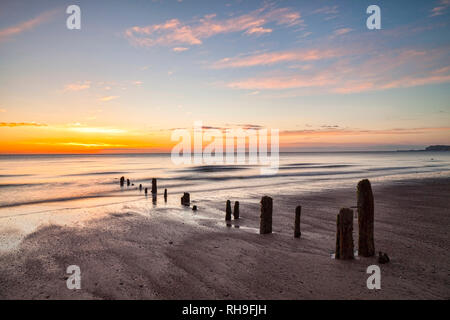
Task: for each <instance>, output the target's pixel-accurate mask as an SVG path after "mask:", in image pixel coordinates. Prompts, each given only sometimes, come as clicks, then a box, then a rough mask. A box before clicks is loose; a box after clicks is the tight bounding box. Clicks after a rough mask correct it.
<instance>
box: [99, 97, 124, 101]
mask: <svg viewBox="0 0 450 320" xmlns="http://www.w3.org/2000/svg"><path fill="white" fill-rule="evenodd" d="M117 98H120V96H106V97H101V98H100V99H98V100H99V101H103V102H107V101H111V100H115V99H117Z"/></svg>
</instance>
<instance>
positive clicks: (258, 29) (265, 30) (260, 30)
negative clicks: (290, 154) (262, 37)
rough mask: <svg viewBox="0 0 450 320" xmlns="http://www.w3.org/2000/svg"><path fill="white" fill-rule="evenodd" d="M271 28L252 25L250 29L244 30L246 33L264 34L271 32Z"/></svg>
mask: <svg viewBox="0 0 450 320" xmlns="http://www.w3.org/2000/svg"><path fill="white" fill-rule="evenodd" d="M271 32H272V29H269V28H263V27H254V28H251V29H248V30H247V31H245V33H246V34H264V33H271Z"/></svg>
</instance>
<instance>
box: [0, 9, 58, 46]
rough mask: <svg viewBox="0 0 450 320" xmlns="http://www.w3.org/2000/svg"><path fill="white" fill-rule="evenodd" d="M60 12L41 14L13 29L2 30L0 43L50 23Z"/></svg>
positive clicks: (0, 30)
mask: <svg viewBox="0 0 450 320" xmlns="http://www.w3.org/2000/svg"><path fill="white" fill-rule="evenodd" d="M58 12H60V10H51V11H46V12H44V13H41V14H40V15H38V16H36V17H35V18H33V19H30V20H27V21H24V22H21V23H19V24H16V25H14V26H11V27H7V28H4V29H0V41H2V40H5V39H8V38H10V37H12V36H15V35H17V34H20V33H22V32H25V31H28V30H31V29H34V28H35V27H37V26H38V25H40V24H42V23H45V22H48V21H49V20H51V19H52V18H53V17H54V16H55V14H56V13H58Z"/></svg>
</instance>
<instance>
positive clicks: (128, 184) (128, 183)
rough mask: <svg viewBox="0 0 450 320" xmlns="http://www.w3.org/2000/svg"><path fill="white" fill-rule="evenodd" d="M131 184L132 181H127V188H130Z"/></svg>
mask: <svg viewBox="0 0 450 320" xmlns="http://www.w3.org/2000/svg"><path fill="white" fill-rule="evenodd" d="M130 184H131V182H130V179H127V187H129V186H130Z"/></svg>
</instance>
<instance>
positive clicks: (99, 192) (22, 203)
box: [0, 152, 450, 216]
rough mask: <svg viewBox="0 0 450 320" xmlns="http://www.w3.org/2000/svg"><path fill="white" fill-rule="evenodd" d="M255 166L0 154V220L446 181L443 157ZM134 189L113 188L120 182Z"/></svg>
mask: <svg viewBox="0 0 450 320" xmlns="http://www.w3.org/2000/svg"><path fill="white" fill-rule="evenodd" d="M259 169H260V168H259V167H258V166H249V165H234V166H233V165H231V166H187V165H183V166H176V165H174V164H173V163H172V161H171V158H170V155H167V154H162V155H161V154H158V155H155V154H147V155H32V156H30V155H27V156H25V155H0V216H1V215H2V213H3V214H5V211H6V212H7V211H8V210H11V209H12V208H15V209H17V208H18V207H22V208H23V207H26V206H30V205H33V206H34V207H36V206H40V207H43V208H45V206H46V205H51V206H52V208H58V207H59V206H61V207H64V208H66V207H71V206H78V207H82V206H83V201H81V200H85V201H89V202H90V203H92V200H95V201H96V203H105V204H107V203H110V202H114V201H121V200H124V201H125V200H132V199H133V198H134V197H142V193H139V190H136V189H137V188H138V186H139V184H143V185H144V187H150V186H151V179H152V178H158V187H159V189H158V192H159V193H162V192H163V191H164V188H167V189H168V190H169V193H170V194H177V193H182V192H184V191H186V192H191V193H195V194H201V196H202V197H203V198H214V197H218V196H221V197H223V196H227V195H230V196H232V197H235V198H236V197H239V198H246V197H250V196H252V195H257V194H261V193H270V194H274V193H301V192H305V191H311V190H321V189H324V188H338V187H346V186H347V187H348V186H350V185H351V184H352V183H355V184H356V182H357V181H358V180H359V179H362V178H371V180H372V181H374V182H382V181H386V180H398V179H409V178H422V177H423V178H425V177H437V176H449V175H450V152H355V153H282V154H280V168H279V171H278V174H276V175H273V176H265V175H261V174H260V170H259ZM121 176H125V177H126V178H129V179H130V180H131V181H132V183H134V186H131V187H128V188H127V187H124V188H120V186H119V178H120V177H121Z"/></svg>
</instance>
